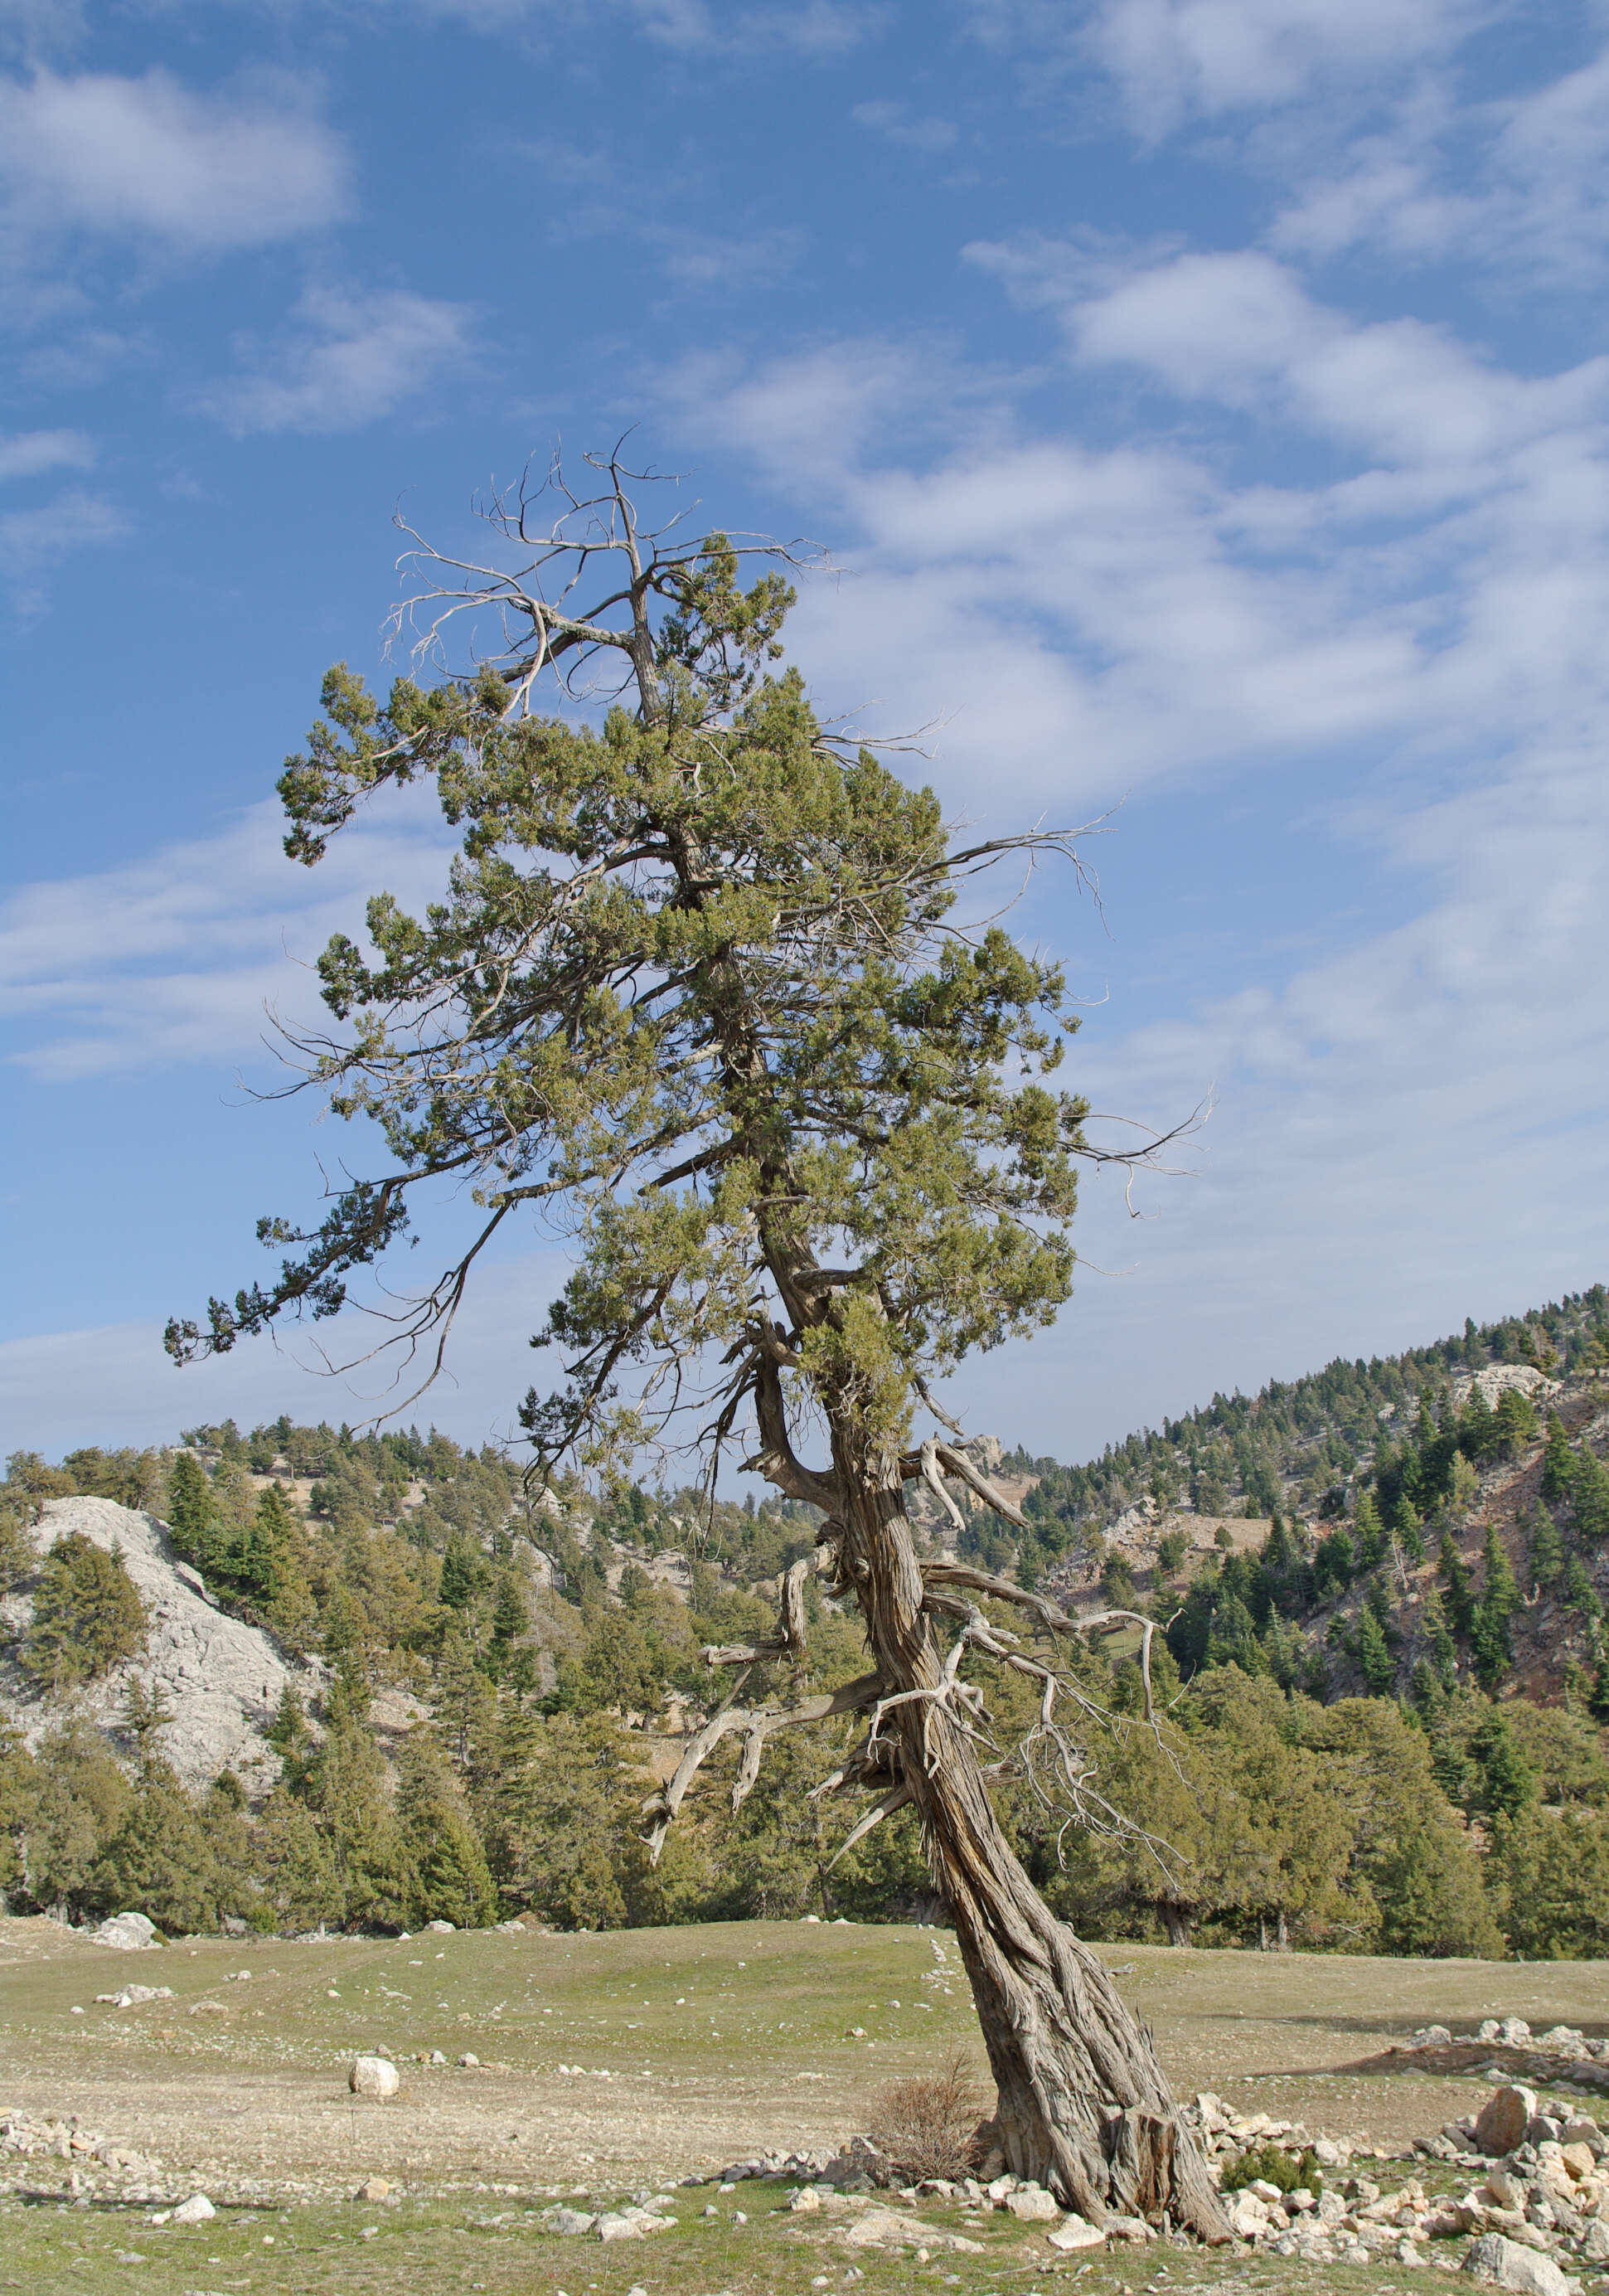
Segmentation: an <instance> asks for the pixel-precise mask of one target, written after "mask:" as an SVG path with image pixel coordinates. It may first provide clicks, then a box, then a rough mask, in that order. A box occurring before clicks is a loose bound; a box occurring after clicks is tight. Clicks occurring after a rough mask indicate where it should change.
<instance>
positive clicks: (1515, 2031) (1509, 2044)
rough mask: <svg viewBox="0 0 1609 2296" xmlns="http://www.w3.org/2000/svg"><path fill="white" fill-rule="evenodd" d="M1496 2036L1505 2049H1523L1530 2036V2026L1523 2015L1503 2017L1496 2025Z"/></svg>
mask: <svg viewBox="0 0 1609 2296" xmlns="http://www.w3.org/2000/svg"><path fill="white" fill-rule="evenodd" d="M1498 2038H1499V2041H1501V2043H1502V2044H1503V2046H1504V2047H1505V2048H1506V2049H1523V2047H1524V2046H1525V2044H1526V2042H1527V2041H1529V2040H1530V2038H1531V2028H1530V2026H1529V2025H1528V2024H1527V2023H1526V2022H1525V2020H1524V2019H1523V2017H1505V2018H1504V2020H1503V2021H1502V2023H1501V2024H1500V2025H1499V2027H1498Z"/></svg>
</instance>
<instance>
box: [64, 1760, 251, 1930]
mask: <svg viewBox="0 0 1609 2296" xmlns="http://www.w3.org/2000/svg"><path fill="white" fill-rule="evenodd" d="M231 1894H232V1892H231V1888H230V1883H229V1882H228V1880H227V1878H226V1877H225V1875H224V1874H222V1873H221V1872H220V1871H219V1869H218V1865H217V1860H216V1857H214V1855H213V1850H212V1845H211V1843H210V1842H209V1841H208V1838H207V1830H206V1828H205V1826H204V1825H202V1823H201V1821H200V1816H198V1815H197V1812H196V1809H195V1807H194V1805H193V1804H192V1801H191V1800H190V1797H189V1795H188V1794H187V1793H186V1792H184V1787H183V1786H182V1785H181V1784H179V1781H178V1779H177V1778H176V1776H175V1775H174V1773H173V1771H172V1770H171V1769H169V1768H168V1767H167V1764H166V1763H165V1762H162V1761H158V1760H152V1761H148V1762H146V1763H145V1764H144V1765H143V1767H142V1769H141V1773H140V1777H139V1780H138V1783H137V1784H136V1785H135V1793H134V1799H133V1800H132V1801H131V1802H130V1803H129V1805H128V1808H127V1810H126V1811H125V1813H124V1815H123V1817H122V1820H121V1822H120V1824H119V1825H118V1828H117V1831H116V1832H115V1833H113V1834H112V1836H111V1838H110V1841H108V1842H107V1844H106V1847H105V1848H104V1849H103V1850H102V1852H101V1855H100V1857H98V1858H97V1859H96V1861H95V1865H94V1871H93V1872H92V1874H91V1875H90V1878H89V1884H88V1895H89V1897H90V1898H91V1900H92V1902H93V1903H94V1904H96V1905H97V1906H99V1907H100V1908H101V1910H102V1911H103V1912H105V1913H121V1912H124V1911H129V1912H134V1913H140V1914H144V1915H146V1916H147V1917H148V1919H150V1920H151V1921H153V1922H154V1923H156V1925H157V1927H158V1928H159V1930H164V1931H167V1933H168V1934H169V1935H170V1936H171V1935H175V1934H181V1933H184V1932H191V1933H193V1932H194V1931H198V1930H211V1929H216V1927H217V1925H218V1919H219V1915H220V1914H221V1913H222V1911H223V1910H224V1907H225V1905H226V1904H227V1903H228V1901H229V1899H230V1897H231Z"/></svg>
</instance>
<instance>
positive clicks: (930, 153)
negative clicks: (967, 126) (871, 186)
mask: <svg viewBox="0 0 1609 2296" xmlns="http://www.w3.org/2000/svg"><path fill="white" fill-rule="evenodd" d="M849 116H850V118H851V119H853V120H854V123H855V126H856V127H870V129H872V131H873V132H874V133H875V134H876V135H881V136H884V137H886V140H887V141H888V142H889V143H897V144H898V145H900V147H901V148H902V150H903V151H907V152H921V153H922V154H923V155H924V157H926V158H928V159H935V158H936V157H937V156H938V154H939V153H940V152H949V151H952V150H953V148H954V145H955V139H956V135H957V133H958V130H957V128H956V125H955V122H954V121H953V120H952V119H937V118H935V117H933V116H931V115H929V116H927V117H923V116H920V115H917V114H913V113H912V111H911V106H910V105H909V104H908V103H904V102H898V101H896V100H895V99H894V98H891V97H878V99H877V100H876V101H874V102H868V103H857V104H856V105H855V107H854V110H853V111H851V113H850V115H849Z"/></svg>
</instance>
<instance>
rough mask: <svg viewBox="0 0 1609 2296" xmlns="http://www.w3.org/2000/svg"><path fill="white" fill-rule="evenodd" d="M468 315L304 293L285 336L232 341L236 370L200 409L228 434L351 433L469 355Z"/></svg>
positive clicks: (395, 297) (383, 295)
mask: <svg viewBox="0 0 1609 2296" xmlns="http://www.w3.org/2000/svg"><path fill="white" fill-rule="evenodd" d="M242 350H243V351H244V353H245V354H246V364H245V365H244V366H243V368H242V371H241V373H239V374H238V375H235V376H232V377H231V378H229V379H228V380H227V381H219V382H216V383H213V384H211V385H209V386H208V389H206V390H205V391H203V392H202V393H201V394H200V405H201V406H202V407H203V409H204V410H205V412H206V413H208V414H210V415H212V416H213V418H214V419H215V421H216V422H221V423H223V425H224V426H225V429H226V430H232V431H233V432H234V433H235V435H236V436H237V437H241V436H244V435H245V434H246V433H248V432H250V431H258V430H310V431H327V430H357V429H358V428H359V427H360V426H361V425H362V424H363V423H365V422H374V421H376V420H377V419H378V418H379V417H380V416H381V415H386V414H392V413H394V412H395V410H396V408H397V407H398V406H401V405H402V404H403V402H404V400H405V399H408V398H413V397H415V396H417V395H418V394H420V393H421V392H425V391H429V390H430V389H433V388H434V386H435V385H436V384H437V382H438V381H440V379H441V377H442V376H443V375H444V374H446V373H451V372H452V371H453V370H454V369H458V368H461V367H462V366H463V365H465V364H466V362H467V360H468V358H469V356H470V312H469V311H468V309H467V308H466V307H465V306H464V305H462V304H461V303H447V302H437V301H432V300H431V299H429V297H427V296H424V295H414V294H411V293H409V292H408V291H405V290H404V289H400V288H392V289H385V290H377V291H368V292H341V291H337V290H334V289H330V288H312V289H309V291H307V293H306V295H304V296H303V298H302V299H301V301H300V302H299V303H298V306H297V308H296V312H295V314H294V325H293V330H292V332H291V334H290V338H289V339H288V340H286V341H285V342H284V343H282V344H281V345H278V346H275V347H274V348H273V349H272V350H269V351H266V352H265V351H263V350H262V349H261V348H259V347H258V346H257V345H255V344H245V345H242Z"/></svg>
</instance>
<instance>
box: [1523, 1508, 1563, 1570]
mask: <svg viewBox="0 0 1609 2296" xmlns="http://www.w3.org/2000/svg"><path fill="white" fill-rule="evenodd" d="M1529 1559H1530V1566H1531V1584H1532V1586H1534V1587H1553V1586H1556V1585H1557V1583H1558V1581H1559V1579H1561V1578H1562V1577H1563V1575H1564V1540H1563V1539H1562V1538H1560V1537H1559V1530H1558V1525H1557V1524H1556V1522H1555V1521H1554V1519H1553V1517H1552V1516H1551V1515H1550V1514H1549V1513H1548V1510H1547V1508H1546V1507H1545V1506H1538V1507H1537V1509H1536V1510H1535V1512H1534V1513H1533V1514H1532V1515H1531V1550H1530V1558H1529Z"/></svg>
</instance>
